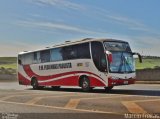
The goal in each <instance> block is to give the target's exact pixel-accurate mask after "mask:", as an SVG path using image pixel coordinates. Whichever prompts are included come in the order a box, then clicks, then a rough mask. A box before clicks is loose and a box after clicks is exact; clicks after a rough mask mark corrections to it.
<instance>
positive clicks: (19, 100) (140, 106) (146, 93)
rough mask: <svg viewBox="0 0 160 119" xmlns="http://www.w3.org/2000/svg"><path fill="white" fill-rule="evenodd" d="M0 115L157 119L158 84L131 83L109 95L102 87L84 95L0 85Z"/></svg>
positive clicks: (26, 118) (159, 106)
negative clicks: (148, 117)
mask: <svg viewBox="0 0 160 119" xmlns="http://www.w3.org/2000/svg"><path fill="white" fill-rule="evenodd" d="M0 112H1V115H0V118H1V117H2V118H3V117H5V116H6V117H7V116H13V117H15V118H17V119H21V118H22V119H23V118H24V119H31V118H39V119H46V118H53V117H54V118H59V119H61V118H63V119H66V118H67V119H68V118H69V119H75V118H76V119H83V118H85V119H99V118H102V119H103V118H106V119H107V118H109V119H116V118H119V119H124V118H129V116H137V115H138V114H140V115H139V116H142V117H144V115H142V114H145V116H146V115H148V116H150V118H155V117H156V118H160V85H159V84H134V85H128V86H117V87H114V88H113V90H112V91H111V92H109V93H107V92H105V91H104V89H102V88H97V89H95V90H93V91H91V92H89V93H85V92H82V90H81V89H80V88H73V87H62V88H60V89H57V90H53V89H51V88H49V87H47V88H45V89H43V90H33V89H32V88H31V87H30V86H28V87H26V86H19V84H18V83H17V82H0ZM131 114H133V115H131ZM127 116H128V117H127Z"/></svg>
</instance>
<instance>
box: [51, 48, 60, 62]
mask: <svg viewBox="0 0 160 119" xmlns="http://www.w3.org/2000/svg"><path fill="white" fill-rule="evenodd" d="M62 60H63V57H62V48H55V49H51V61H62Z"/></svg>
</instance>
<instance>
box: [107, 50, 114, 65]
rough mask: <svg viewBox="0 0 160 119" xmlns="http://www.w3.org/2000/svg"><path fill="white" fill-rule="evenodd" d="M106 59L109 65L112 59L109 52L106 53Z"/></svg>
mask: <svg viewBox="0 0 160 119" xmlns="http://www.w3.org/2000/svg"><path fill="white" fill-rule="evenodd" d="M106 55H107V59H108V62H109V63H112V61H113V58H112V53H111V52H110V51H106Z"/></svg>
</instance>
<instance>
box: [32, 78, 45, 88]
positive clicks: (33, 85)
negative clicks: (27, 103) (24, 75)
mask: <svg viewBox="0 0 160 119" xmlns="http://www.w3.org/2000/svg"><path fill="white" fill-rule="evenodd" d="M31 85H32V87H33V89H34V90H37V89H43V88H44V86H39V84H38V81H37V79H36V78H34V79H32V81H31Z"/></svg>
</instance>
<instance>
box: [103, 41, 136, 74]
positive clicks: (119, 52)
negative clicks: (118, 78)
mask: <svg viewBox="0 0 160 119" xmlns="http://www.w3.org/2000/svg"><path fill="white" fill-rule="evenodd" d="M104 46H105V49H106V50H108V51H110V52H111V53H112V62H111V63H109V64H108V66H109V72H111V73H132V72H135V62H134V58H133V55H132V52H131V49H130V47H129V44H128V43H125V42H122V43H121V42H104Z"/></svg>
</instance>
